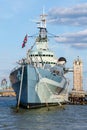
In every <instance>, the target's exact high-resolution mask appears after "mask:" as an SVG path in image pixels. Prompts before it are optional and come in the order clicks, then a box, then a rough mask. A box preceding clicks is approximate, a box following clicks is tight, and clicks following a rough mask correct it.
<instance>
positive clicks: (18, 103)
mask: <svg viewBox="0 0 87 130" xmlns="http://www.w3.org/2000/svg"><path fill="white" fill-rule="evenodd" d="M23 74H24V65H22V75H21V82H20V89H19V96H18V102H17V112H18V110H19V105H20V98H21V91H22V83H23Z"/></svg>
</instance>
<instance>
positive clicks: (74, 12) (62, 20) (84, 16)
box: [48, 3, 87, 26]
mask: <svg viewBox="0 0 87 130" xmlns="http://www.w3.org/2000/svg"><path fill="white" fill-rule="evenodd" d="M48 15H49V19H50V21H51V22H52V23H55V24H63V25H64V24H65V25H74V26H79V25H82V26H83V25H87V3H84V4H79V5H76V6H75V7H70V8H59V7H55V8H52V9H51V10H50V11H49V13H48Z"/></svg>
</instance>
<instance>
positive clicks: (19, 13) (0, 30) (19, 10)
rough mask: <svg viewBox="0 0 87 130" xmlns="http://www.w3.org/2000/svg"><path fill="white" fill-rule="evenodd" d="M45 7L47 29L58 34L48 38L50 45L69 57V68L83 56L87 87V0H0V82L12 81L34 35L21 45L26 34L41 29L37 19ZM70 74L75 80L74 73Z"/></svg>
mask: <svg viewBox="0 0 87 130" xmlns="http://www.w3.org/2000/svg"><path fill="white" fill-rule="evenodd" d="M43 8H44V10H45V12H46V14H47V15H48V16H47V19H48V22H47V30H48V32H49V33H51V34H54V35H57V36H59V37H57V38H54V39H50V40H49V47H50V49H52V50H53V51H54V53H55V55H56V56H57V57H58V58H59V57H61V56H63V57H65V58H66V59H67V64H66V67H68V68H72V67H73V61H74V60H75V59H77V57H78V56H79V57H80V59H81V60H82V61H83V88H84V89H85V90H87V86H86V84H87V0H61V1H60V0H51V1H48V0H32V1H30V0H15V1H13V0H0V82H1V81H2V79H3V78H6V79H7V81H8V82H9V74H10V72H11V70H12V69H13V68H14V67H16V66H17V64H16V62H17V61H18V60H20V59H22V58H23V57H25V56H26V51H27V50H28V48H30V46H32V45H33V42H34V39H33V40H32V39H31V38H30V39H28V43H27V45H26V47H25V48H22V47H21V46H22V42H23V38H24V36H25V35H26V34H28V35H30V36H31V35H33V34H36V33H38V30H37V28H36V23H35V20H37V19H38V18H39V15H40V14H42V10H43ZM69 77H70V82H72V77H73V76H72V74H70V76H69ZM70 87H72V85H71V86H70Z"/></svg>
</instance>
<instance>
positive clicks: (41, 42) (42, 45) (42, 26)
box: [36, 11, 48, 50]
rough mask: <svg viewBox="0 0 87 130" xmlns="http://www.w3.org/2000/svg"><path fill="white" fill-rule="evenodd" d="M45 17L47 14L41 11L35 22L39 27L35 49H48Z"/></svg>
mask: <svg viewBox="0 0 87 130" xmlns="http://www.w3.org/2000/svg"><path fill="white" fill-rule="evenodd" d="M46 17H47V15H46V14H45V13H44V11H43V13H42V14H41V15H40V20H39V21H38V22H37V28H38V29H39V36H38V37H37V38H36V44H37V49H42V50H47V49H48V38H47V29H46Z"/></svg>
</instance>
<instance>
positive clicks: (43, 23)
mask: <svg viewBox="0 0 87 130" xmlns="http://www.w3.org/2000/svg"><path fill="white" fill-rule="evenodd" d="M46 17H47V14H45V13H44V8H43V12H42V14H41V15H40V21H39V22H37V24H38V28H46Z"/></svg>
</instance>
